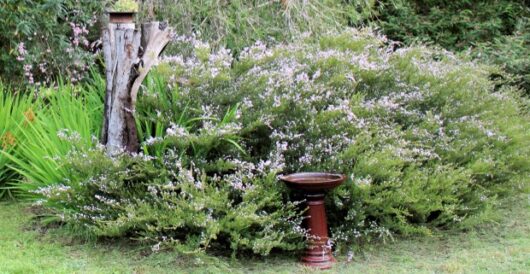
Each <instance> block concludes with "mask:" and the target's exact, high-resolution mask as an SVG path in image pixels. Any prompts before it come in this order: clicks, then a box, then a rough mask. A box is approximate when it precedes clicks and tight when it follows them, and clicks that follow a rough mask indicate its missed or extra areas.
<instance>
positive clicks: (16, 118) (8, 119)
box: [0, 83, 37, 198]
mask: <svg viewBox="0 0 530 274" xmlns="http://www.w3.org/2000/svg"><path fill="white" fill-rule="evenodd" d="M36 107H37V104H34V102H33V100H32V98H31V97H30V96H25V95H14V94H12V93H10V92H9V91H8V88H6V87H5V86H4V85H3V84H1V83H0V121H1V122H0V151H2V154H0V198H3V197H4V196H5V195H9V196H11V197H12V193H11V192H10V190H9V188H8V186H7V183H8V182H9V181H11V180H13V179H15V175H16V174H15V172H13V171H12V170H10V169H9V167H8V165H9V164H11V161H10V159H9V158H8V157H6V156H5V155H4V153H13V152H14V151H15V150H16V148H17V146H20V144H21V143H22V140H21V139H19V138H18V137H19V132H20V130H21V128H24V127H27V126H28V125H29V124H30V123H31V122H32V121H33V120H34V118H35V115H34V110H35V109H36Z"/></svg>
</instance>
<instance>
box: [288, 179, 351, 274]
mask: <svg viewBox="0 0 530 274" xmlns="http://www.w3.org/2000/svg"><path fill="white" fill-rule="evenodd" d="M345 179H346V176H344V175H341V174H330V173H317V172H305V173H295V174H291V175H286V176H280V180H282V181H283V182H285V183H286V184H287V186H288V187H290V188H292V189H295V190H298V191H300V192H302V193H303V194H304V196H305V198H306V203H307V207H308V210H307V211H306V215H307V219H306V226H307V229H308V230H309V235H310V236H309V238H308V239H307V247H306V249H305V251H304V255H303V256H302V258H301V261H302V263H303V264H304V265H307V266H311V267H317V268H320V269H328V268H331V266H332V265H333V263H334V262H335V258H333V255H332V254H331V246H330V244H329V243H328V240H329V236H328V222H327V219H326V208H325V206H324V196H325V194H326V191H328V190H331V189H333V188H335V187H337V186H339V185H340V184H342V183H343V182H344V180H345Z"/></svg>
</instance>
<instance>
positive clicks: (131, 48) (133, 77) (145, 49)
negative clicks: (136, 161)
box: [101, 22, 173, 154]
mask: <svg viewBox="0 0 530 274" xmlns="http://www.w3.org/2000/svg"><path fill="white" fill-rule="evenodd" d="M172 33H173V32H172V30H171V28H169V27H167V24H165V23H160V22H151V23H146V24H143V25H142V31H141V32H140V31H138V30H136V28H135V25H134V24H112V23H111V24H109V26H108V28H107V29H105V30H104V31H103V55H104V57H105V64H106V69H105V76H106V85H107V87H106V94H105V107H104V119H103V130H102V134H101V143H102V144H104V145H106V146H107V150H108V153H110V154H114V153H116V152H119V151H121V150H125V151H127V152H137V151H138V148H139V143H138V133H137V130H136V122H135V118H134V111H135V104H136V97H137V95H138V90H139V89H140V86H141V84H142V82H143V80H144V79H145V77H146V76H147V74H148V73H149V71H150V70H151V68H152V67H153V66H155V65H156V64H157V62H158V58H159V56H160V54H161V53H162V51H163V50H164V48H165V47H166V45H167V44H168V43H169V41H170V40H171V37H172Z"/></svg>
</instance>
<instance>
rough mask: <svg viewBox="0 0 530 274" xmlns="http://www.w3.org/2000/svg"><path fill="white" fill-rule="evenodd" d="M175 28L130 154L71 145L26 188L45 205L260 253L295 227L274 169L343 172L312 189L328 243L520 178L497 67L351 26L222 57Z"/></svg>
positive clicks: (417, 224)
mask: <svg viewBox="0 0 530 274" xmlns="http://www.w3.org/2000/svg"><path fill="white" fill-rule="evenodd" d="M184 41H188V42H191V43H190V46H191V47H192V48H193V49H194V53H193V54H192V55H191V56H187V57H186V56H178V55H177V56H172V57H167V58H165V60H164V62H163V63H162V64H161V65H160V66H159V67H158V69H157V71H156V74H157V75H156V77H152V78H150V79H149V80H148V81H147V83H146V89H144V91H143V95H142V96H141V99H140V101H139V103H138V109H137V114H138V125H139V128H140V132H141V136H142V138H143V142H142V148H143V149H142V153H139V154H135V155H115V156H107V155H106V154H105V152H104V148H102V147H97V148H95V149H90V150H88V151H87V152H82V151H76V152H74V153H72V154H71V155H70V157H69V158H66V161H67V162H65V163H64V166H62V167H63V168H64V171H63V172H64V173H63V174H64V176H65V177H64V178H63V179H62V181H61V182H60V183H59V184H57V185H50V186H45V187H42V188H40V189H38V190H37V191H36V193H37V194H39V195H40V198H41V200H40V202H41V203H43V204H44V205H46V206H48V208H50V209H52V210H53V211H54V213H55V215H56V216H58V217H61V219H62V220H64V221H65V222H67V223H68V224H70V225H72V226H73V227H76V228H83V230H84V231H88V232H89V234H90V235H94V236H105V237H109V236H111V237H131V238H134V239H140V240H143V241H146V242H148V243H151V244H152V248H153V251H157V250H160V249H161V248H164V247H173V248H177V249H178V250H181V251H185V252H200V251H205V250H211V249H232V251H233V252H234V253H233V254H236V253H237V252H245V251H251V252H254V253H258V254H262V255H266V254H268V253H269V252H270V251H271V250H273V249H282V250H296V249H298V248H300V247H301V246H303V241H302V240H303V236H304V235H305V233H306V231H304V229H302V228H301V226H300V225H301V217H300V211H298V210H297V208H298V209H299V205H300V198H298V197H297V196H296V195H295V194H293V195H292V196H288V194H289V192H288V190H287V189H286V188H285V187H284V186H283V184H281V183H280V182H278V181H277V179H276V176H277V175H278V174H282V173H283V174H285V173H291V172H297V171H328V172H340V173H344V174H347V175H348V178H349V179H348V180H347V182H346V183H345V184H344V185H343V186H341V187H339V188H338V189H336V190H335V191H334V192H333V193H332V194H331V195H329V196H328V200H327V204H328V205H327V206H328V210H329V211H328V212H329V219H330V225H331V231H332V235H333V242H334V244H335V245H336V248H338V249H340V250H347V249H351V248H353V245H352V244H355V243H360V242H366V241H369V240H372V239H381V238H382V239H385V238H387V237H391V236H392V235H411V234H423V235H427V234H429V233H431V232H432V230H433V229H439V228H455V227H457V228H468V227H470V226H473V225H475V224H477V223H480V222H483V221H485V220H486V219H487V216H488V213H490V212H491V210H492V209H493V208H495V207H496V206H497V205H498V204H499V203H501V202H502V201H503V200H502V198H503V197H505V196H506V195H511V194H512V193H515V192H521V191H528V180H529V171H530V162H529V161H530V160H529V159H528V157H527V155H528V154H529V152H530V143H529V142H530V138H529V137H530V136H529V132H530V131H529V129H530V123H529V114H528V112H527V106H528V105H527V101H526V100H525V99H521V98H519V97H518V95H517V94H518V90H517V89H516V88H515V87H512V86H508V85H504V86H502V87H501V88H497V87H496V83H497V82H496V81H495V80H492V79H490V78H489V74H490V73H491V71H492V70H496V69H497V68H494V67H489V66H485V65H481V64H478V63H476V62H469V61H465V60H461V59H459V58H458V57H457V56H455V55H454V54H452V53H450V52H447V51H443V50H439V49H433V48H429V47H421V46H417V47H405V48H401V49H398V50H395V49H394V44H393V43H392V42H390V41H387V40H386V38H385V37H382V36H379V35H377V34H374V33H372V32H371V31H366V30H365V31H357V30H346V31H343V32H341V33H335V34H327V35H324V36H323V37H321V38H320V39H318V42H316V43H315V41H314V40H313V39H303V38H301V39H300V40H297V41H296V42H295V43H292V44H283V45H277V46H272V47H267V46H266V45H265V44H264V43H261V42H258V43H256V44H255V45H254V46H251V47H248V48H247V49H245V50H243V51H242V52H241V53H240V54H239V55H238V56H236V57H234V56H233V55H232V53H231V52H230V51H229V50H226V49H224V48H221V49H219V50H214V51H210V47H209V45H207V44H205V43H202V42H199V41H195V40H194V39H193V38H187V39H185V40H184ZM289 201H294V202H289Z"/></svg>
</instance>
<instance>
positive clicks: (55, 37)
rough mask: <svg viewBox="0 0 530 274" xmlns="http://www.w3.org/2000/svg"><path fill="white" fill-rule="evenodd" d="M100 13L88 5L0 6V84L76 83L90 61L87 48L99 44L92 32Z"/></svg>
mask: <svg viewBox="0 0 530 274" xmlns="http://www.w3.org/2000/svg"><path fill="white" fill-rule="evenodd" d="M102 10H103V7H102V5H101V3H99V1H91V0H81V1H79V0H66V1H65V0H41V1H28V0H0V40H1V41H2V43H1V44H0V80H2V81H4V82H6V81H8V80H9V81H10V82H11V83H12V84H13V85H14V84H15V83H22V82H24V83H25V84H37V83H41V84H45V83H50V82H51V81H54V80H56V78H58V75H61V76H63V77H68V78H69V81H73V82H75V81H78V80H80V79H82V78H83V77H84V76H85V75H86V73H87V72H88V67H89V66H90V65H91V64H92V63H93V61H94V60H93V59H94V57H93V55H92V53H90V51H89V50H90V49H89V42H90V41H94V40H96V39H98V38H99V34H98V33H96V32H97V31H93V27H94V24H95V23H96V19H97V16H98V15H99V14H100V13H101V11H102ZM92 32H93V33H92ZM94 34H95V35H94Z"/></svg>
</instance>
